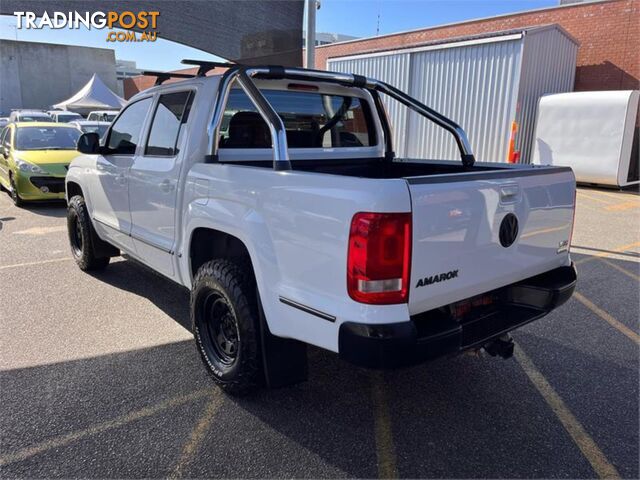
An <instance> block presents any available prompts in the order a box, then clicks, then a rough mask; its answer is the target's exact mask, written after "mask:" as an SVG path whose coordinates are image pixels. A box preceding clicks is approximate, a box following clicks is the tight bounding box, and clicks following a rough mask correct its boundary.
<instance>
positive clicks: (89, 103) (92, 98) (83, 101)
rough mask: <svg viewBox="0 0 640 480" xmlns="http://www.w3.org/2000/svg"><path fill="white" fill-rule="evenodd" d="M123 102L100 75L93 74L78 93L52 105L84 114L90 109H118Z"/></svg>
mask: <svg viewBox="0 0 640 480" xmlns="http://www.w3.org/2000/svg"><path fill="white" fill-rule="evenodd" d="M125 103H126V101H125V99H124V98H121V97H119V96H118V95H116V94H115V93H113V92H112V91H111V89H110V88H109V87H107V86H106V85H105V83H104V82H103V81H102V80H101V79H100V77H99V76H98V75H96V74H94V75H93V77H91V80H89V82H88V83H87V84H86V85H85V86H84V87H82V88H81V89H80V91H79V92H78V93H76V94H75V95H73V96H72V97H71V98H68V99H67V100H65V101H64V102H60V103H57V104H55V105H53V108H59V109H62V110H70V111H72V112H78V113H80V114H82V115H86V114H88V113H89V112H90V111H92V110H119V109H121V108H122V107H123V106H124V104H125Z"/></svg>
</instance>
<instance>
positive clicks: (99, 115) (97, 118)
mask: <svg viewBox="0 0 640 480" xmlns="http://www.w3.org/2000/svg"><path fill="white" fill-rule="evenodd" d="M117 115H118V112H117V111H113V110H95V111H93V112H89V115H88V116H87V120H90V121H93V122H113V119H114V118H116V116H117Z"/></svg>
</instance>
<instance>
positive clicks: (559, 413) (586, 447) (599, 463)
mask: <svg viewBox="0 0 640 480" xmlns="http://www.w3.org/2000/svg"><path fill="white" fill-rule="evenodd" d="M514 354H515V357H516V360H517V361H518V363H519V364H520V366H521V367H522V369H523V370H524V372H525V373H526V374H527V377H529V380H531V383H533V385H534V386H535V387H536V389H537V390H538V392H539V393H540V395H542V398H543V399H544V401H545V402H547V405H549V407H550V408H551V410H553V413H555V415H556V417H558V420H560V423H562V426H563V427H564V429H565V430H566V431H567V433H568V434H569V435H570V436H571V438H572V439H573V441H574V442H575V444H576V445H577V446H578V448H579V449H580V451H581V452H582V454H583V455H584V457H585V458H586V459H587V461H588V462H589V463H590V464H591V466H592V467H593V469H594V470H595V472H596V473H597V474H598V476H599V477H600V478H620V474H619V473H618V471H617V470H616V468H615V467H614V466H613V465H612V464H611V463H610V462H609V460H607V457H605V455H604V453H602V450H600V448H599V447H598V445H597V444H596V442H594V440H593V439H592V438H591V436H590V435H589V434H588V433H587V431H586V430H585V429H584V427H583V426H582V424H581V423H580V422H579V421H578V419H577V418H576V417H575V416H574V415H573V413H571V410H569V408H568V407H567V406H566V405H565V403H564V402H563V401H562V398H560V396H559V395H558V394H557V393H556V391H555V389H554V388H553V387H552V386H551V384H550V383H549V382H548V381H547V379H546V378H544V375H542V373H540V371H539V370H538V369H537V368H536V366H535V365H534V364H533V362H532V361H531V359H530V358H529V357H528V356H527V354H526V353H524V351H522V349H521V348H519V347H516V349H515V352H514Z"/></svg>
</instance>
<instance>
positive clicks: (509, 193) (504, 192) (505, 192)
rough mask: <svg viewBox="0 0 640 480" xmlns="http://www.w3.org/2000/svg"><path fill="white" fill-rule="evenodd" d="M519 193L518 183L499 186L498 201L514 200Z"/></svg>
mask: <svg viewBox="0 0 640 480" xmlns="http://www.w3.org/2000/svg"><path fill="white" fill-rule="evenodd" d="M519 193H520V187H519V186H518V185H508V186H505V187H501V188H500V201H501V202H515V201H516V199H517V198H518V194H519Z"/></svg>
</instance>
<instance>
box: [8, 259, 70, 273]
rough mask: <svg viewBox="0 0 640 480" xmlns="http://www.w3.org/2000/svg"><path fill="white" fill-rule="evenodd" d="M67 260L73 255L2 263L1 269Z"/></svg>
mask: <svg viewBox="0 0 640 480" xmlns="http://www.w3.org/2000/svg"><path fill="white" fill-rule="evenodd" d="M65 260H71V257H62V258H52V259H51V260H40V261H37V262H26V263H14V264H13V265H2V266H0V270H7V269H9V268H20V267H31V266H33V265H45V264H47V263H55V262H63V261H65Z"/></svg>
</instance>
